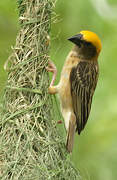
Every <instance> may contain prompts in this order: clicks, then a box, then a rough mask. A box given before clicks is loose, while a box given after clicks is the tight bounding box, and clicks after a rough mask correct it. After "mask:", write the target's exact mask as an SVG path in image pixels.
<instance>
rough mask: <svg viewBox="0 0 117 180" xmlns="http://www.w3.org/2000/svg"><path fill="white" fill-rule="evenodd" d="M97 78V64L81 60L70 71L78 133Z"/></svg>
mask: <svg viewBox="0 0 117 180" xmlns="http://www.w3.org/2000/svg"><path fill="white" fill-rule="evenodd" d="M97 80H98V65H96V64H94V63H93V64H92V63H90V62H87V61H81V62H79V63H78V65H77V66H76V67H73V68H72V71H71V73H70V84H71V96H72V102H73V109H74V113H75V115H76V122H77V130H78V133H79V134H80V132H81V131H82V130H83V129H84V126H85V124H86V122H87V119H88V117H89V113H90V110H91V103H92V97H93V94H94V91H95V88H96V84H97Z"/></svg>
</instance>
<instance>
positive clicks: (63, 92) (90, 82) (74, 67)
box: [47, 31, 102, 153]
mask: <svg viewBox="0 0 117 180" xmlns="http://www.w3.org/2000/svg"><path fill="white" fill-rule="evenodd" d="M68 40H69V41H71V42H72V43H74V47H73V48H72V50H71V51H70V52H69V54H68V56H67V58H66V60H65V63H64V66H63V69H62V72H61V78H60V81H59V83H58V85H56V86H54V81H55V78H56V74H57V69H56V66H55V65H54V63H53V62H52V61H49V64H48V67H47V70H48V71H50V72H53V77H52V81H51V83H50V86H49V89H48V91H49V93H50V94H55V93H58V94H59V97H60V104H61V112H62V115H63V118H64V121H65V127H66V130H67V141H66V148H67V150H68V152H69V153H71V152H72V149H73V142H74V134H75V132H76V131H77V132H78V134H80V133H81V131H82V130H83V129H84V127H85V125H86V122H87V120H88V117H89V114H90V110H91V104H92V97H93V94H94V91H95V88H96V85H97V80H98V74H99V67H98V56H99V53H100V51H101V48H102V46H101V41H100V39H99V37H98V36H97V35H96V34H95V33H94V32H91V31H81V32H80V33H79V34H76V35H75V36H72V37H71V38H69V39H68Z"/></svg>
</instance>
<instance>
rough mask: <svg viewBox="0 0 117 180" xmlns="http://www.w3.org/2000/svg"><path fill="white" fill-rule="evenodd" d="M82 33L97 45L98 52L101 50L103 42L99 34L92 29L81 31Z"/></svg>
mask: <svg viewBox="0 0 117 180" xmlns="http://www.w3.org/2000/svg"><path fill="white" fill-rule="evenodd" d="M80 34H82V35H83V39H84V40H85V41H87V42H90V43H92V44H93V45H94V46H95V47H96V49H97V52H98V53H99V52H100V51H101V49H102V44H101V40H100V38H99V37H98V36H97V34H95V33H94V32H91V31H81V32H80Z"/></svg>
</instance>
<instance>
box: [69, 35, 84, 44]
mask: <svg viewBox="0 0 117 180" xmlns="http://www.w3.org/2000/svg"><path fill="white" fill-rule="evenodd" d="M82 38H83V35H82V34H76V35H75V36H72V37H70V38H68V40H69V41H71V42H72V43H74V44H76V45H77V46H80V44H81V41H82Z"/></svg>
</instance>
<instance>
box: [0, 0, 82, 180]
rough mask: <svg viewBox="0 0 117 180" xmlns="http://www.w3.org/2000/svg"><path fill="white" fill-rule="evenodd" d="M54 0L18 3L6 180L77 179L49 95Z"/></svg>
mask: <svg viewBox="0 0 117 180" xmlns="http://www.w3.org/2000/svg"><path fill="white" fill-rule="evenodd" d="M54 2H55V0H18V5H19V20H20V24H21V29H20V31H19V34H18V36H17V39H16V45H15V47H14V48H13V53H12V54H11V56H10V57H9V59H8V62H9V67H8V80H7V85H6V90H5V94H4V105H3V106H4V111H3V113H2V115H1V120H0V175H1V179H21V180H32V179H34V180H45V179H51V180H52V179H66V180H67V179H78V178H79V174H78V172H77V171H76V170H75V169H74V168H73V166H72V165H71V164H70V162H69V161H68V160H67V154H66V150H65V147H64V142H63V141H62V138H61V136H60V134H59V133H58V130H57V128H56V123H55V120H54V119H56V117H54V115H53V113H52V108H53V107H52V100H51V98H50V96H49V94H48V92H47V89H48V73H47V72H46V70H45V67H46V66H47V62H48V59H49V56H48V53H49V43H48V39H47V37H48V33H49V31H50V23H51V22H50V20H51V14H52V8H53V5H54Z"/></svg>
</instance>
